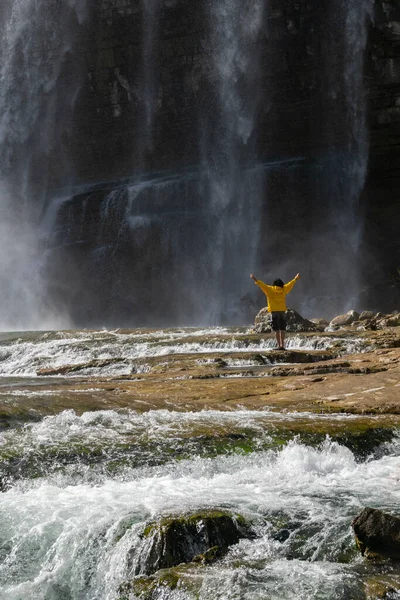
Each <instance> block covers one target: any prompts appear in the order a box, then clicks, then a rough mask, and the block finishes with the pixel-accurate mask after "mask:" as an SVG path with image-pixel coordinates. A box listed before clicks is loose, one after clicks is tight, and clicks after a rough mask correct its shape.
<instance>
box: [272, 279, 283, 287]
mask: <svg viewBox="0 0 400 600" xmlns="http://www.w3.org/2000/svg"><path fill="white" fill-rule="evenodd" d="M274 285H277V286H278V287H283V286H284V285H285V284H284V283H283V281H282V279H275V281H274Z"/></svg>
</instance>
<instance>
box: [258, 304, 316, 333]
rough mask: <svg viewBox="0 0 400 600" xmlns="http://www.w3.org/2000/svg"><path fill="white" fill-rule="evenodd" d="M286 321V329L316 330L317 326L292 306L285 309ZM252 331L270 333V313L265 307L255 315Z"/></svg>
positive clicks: (298, 330) (296, 330) (297, 330)
mask: <svg viewBox="0 0 400 600" xmlns="http://www.w3.org/2000/svg"><path fill="white" fill-rule="evenodd" d="M286 322H287V330H288V331H295V332H300V331H318V326H317V325H316V324H315V323H313V322H312V321H308V319H305V318H304V317H302V316H301V315H299V313H297V312H296V311H295V310H293V309H292V308H288V310H287V311H286ZM253 331H254V332H255V333H270V332H271V331H272V328H271V314H270V313H269V312H268V310H267V308H266V307H264V308H262V309H261V310H260V312H259V313H258V315H257V316H256V318H255V320H254V327H253Z"/></svg>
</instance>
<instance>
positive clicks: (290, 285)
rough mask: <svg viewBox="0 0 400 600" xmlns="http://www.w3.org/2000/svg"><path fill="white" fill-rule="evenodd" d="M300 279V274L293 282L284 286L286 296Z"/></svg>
mask: <svg viewBox="0 0 400 600" xmlns="http://www.w3.org/2000/svg"><path fill="white" fill-rule="evenodd" d="M298 279H300V273H297V275H296V277H295V278H294V279H292V281H289V283H286V284H285V285H284V286H283V289H284V291H285V294H288V293H289V292H290V290H291V289H292V288H293V286H294V284H295V283H296V281H297V280H298Z"/></svg>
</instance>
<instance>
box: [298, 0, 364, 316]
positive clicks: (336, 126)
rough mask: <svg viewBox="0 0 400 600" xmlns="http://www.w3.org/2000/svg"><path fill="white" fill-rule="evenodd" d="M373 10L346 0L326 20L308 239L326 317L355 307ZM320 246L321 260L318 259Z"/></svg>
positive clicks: (359, 281) (361, 219)
mask: <svg viewBox="0 0 400 600" xmlns="http://www.w3.org/2000/svg"><path fill="white" fill-rule="evenodd" d="M372 14H373V2H372V0H368V1H364V0H357V1H352V0H345V1H343V2H340V3H339V4H338V5H336V4H332V5H331V8H330V13H329V19H328V21H329V23H328V27H330V28H331V31H330V34H329V37H328V39H327V43H326V54H325V71H326V75H325V76H326V78H327V82H328V91H329V94H328V96H329V97H328V98H326V99H325V102H326V105H327V109H325V112H324V111H323V120H324V123H323V125H322V129H325V131H326V133H327V138H328V139H327V144H328V152H327V156H326V157H323V158H322V159H321V160H320V164H319V172H318V173H317V174H316V179H317V181H318V183H317V194H318V198H317V202H318V205H319V206H318V207H317V208H316V209H315V210H316V212H317V211H318V210H319V211H320V212H321V217H322V219H321V220H322V221H323V222H322V223H321V224H320V225H319V227H318V228H317V229H316V231H315V233H314V235H313V238H312V243H311V255H312V256H313V257H315V259H314V260H313V263H314V267H315V270H314V271H313V272H312V277H311V278H312V279H313V280H314V281H316V282H317V289H316V290H315V293H316V295H318V296H322V295H326V299H325V302H326V305H327V308H326V309H325V310H326V313H325V314H327V315H330V316H333V315H334V314H338V312H340V311H341V312H344V311H347V310H350V309H354V308H360V307H359V305H358V294H359V293H360V286H361V278H360V266H361V258H362V257H361V242H362V233H363V216H364V215H363V208H362V202H361V195H362V192H363V189H364V185H365V181H366V175H367V167H368V157H369V140H368V130H367V100H366V86H365V81H364V72H365V58H366V45H367V37H368V28H369V27H370V23H371V19H372ZM321 173H322V175H321ZM311 218H312V217H311ZM321 249H323V253H322V255H323V261H320V260H319V256H321ZM338 290H341V291H340V292H338ZM343 290H345V291H343ZM310 291H311V294H312V293H313V291H314V290H310Z"/></svg>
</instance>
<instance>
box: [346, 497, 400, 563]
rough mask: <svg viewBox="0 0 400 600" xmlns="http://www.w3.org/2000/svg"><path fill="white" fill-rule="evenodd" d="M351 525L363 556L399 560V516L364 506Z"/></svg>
mask: <svg viewBox="0 0 400 600" xmlns="http://www.w3.org/2000/svg"><path fill="white" fill-rule="evenodd" d="M352 527H353V531H354V534H355V536H356V541H357V545H358V547H359V549H360V551H361V553H362V554H363V556H366V557H367V558H380V557H382V558H391V559H393V560H396V561H398V560H400V518H399V517H395V516H393V515H390V514H388V513H385V512H382V511H381V510H377V509H374V508H364V510H363V511H362V512H361V513H360V514H359V515H358V516H357V517H356V518H355V519H354V520H353V522H352Z"/></svg>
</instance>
